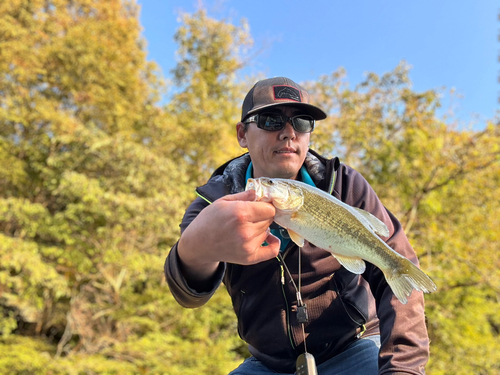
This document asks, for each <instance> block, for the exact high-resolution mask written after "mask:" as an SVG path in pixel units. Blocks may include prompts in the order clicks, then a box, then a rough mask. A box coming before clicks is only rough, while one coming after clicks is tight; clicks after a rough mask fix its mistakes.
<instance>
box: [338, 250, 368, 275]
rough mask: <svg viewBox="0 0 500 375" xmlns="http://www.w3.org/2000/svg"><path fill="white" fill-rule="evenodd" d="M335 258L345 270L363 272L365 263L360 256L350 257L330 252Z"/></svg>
mask: <svg viewBox="0 0 500 375" xmlns="http://www.w3.org/2000/svg"><path fill="white" fill-rule="evenodd" d="M332 255H333V256H334V258H335V259H337V260H338V261H339V263H340V264H342V265H343V266H344V267H345V269H346V270H348V271H349V272H352V273H356V274H358V275H359V274H361V273H363V272H365V269H366V264H365V262H364V261H363V259H361V258H351V257H346V256H342V255H337V254H332Z"/></svg>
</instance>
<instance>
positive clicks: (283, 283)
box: [276, 257, 295, 350]
mask: <svg viewBox="0 0 500 375" xmlns="http://www.w3.org/2000/svg"><path fill="white" fill-rule="evenodd" d="M276 259H277V260H278V262H279V264H280V273H281V275H280V276H281V291H282V293H283V298H284V299H285V316H286V327H287V334H288V339H289V340H290V345H291V346H292V349H293V350H295V344H294V342H293V337H292V328H291V327H290V314H289V310H290V306H289V304H288V299H287V298H286V291H285V268H284V267H283V264H282V263H281V260H280V259H279V258H278V257H277V258H276Z"/></svg>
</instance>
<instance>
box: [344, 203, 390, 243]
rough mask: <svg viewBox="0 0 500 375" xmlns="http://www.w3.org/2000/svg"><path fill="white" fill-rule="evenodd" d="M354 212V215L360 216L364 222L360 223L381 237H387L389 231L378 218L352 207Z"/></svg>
mask: <svg viewBox="0 0 500 375" xmlns="http://www.w3.org/2000/svg"><path fill="white" fill-rule="evenodd" d="M352 208H354V210H355V211H356V213H358V214H360V215H361V217H362V218H363V219H365V220H363V221H362V222H363V223H364V224H365V225H368V226H369V227H370V228H371V229H373V231H374V232H375V233H377V234H379V235H381V236H382V237H389V229H387V225H385V223H384V222H383V221H382V220H380V219H379V218H378V217H376V216H374V215H372V214H371V213H369V212H368V211H365V210H363V209H361V208H358V207H352Z"/></svg>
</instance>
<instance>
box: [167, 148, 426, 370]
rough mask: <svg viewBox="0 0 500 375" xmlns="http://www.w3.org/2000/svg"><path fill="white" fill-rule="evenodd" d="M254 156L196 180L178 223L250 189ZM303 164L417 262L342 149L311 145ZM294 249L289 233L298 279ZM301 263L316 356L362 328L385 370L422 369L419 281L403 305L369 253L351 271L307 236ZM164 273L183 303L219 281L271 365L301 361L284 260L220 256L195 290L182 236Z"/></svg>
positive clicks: (326, 354)
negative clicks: (243, 261)
mask: <svg viewBox="0 0 500 375" xmlns="http://www.w3.org/2000/svg"><path fill="white" fill-rule="evenodd" d="M249 162H250V157H249V155H248V154H245V155H243V156H242V157H239V158H236V159H234V160H232V161H230V162H228V163H226V164H224V165H223V166H221V167H220V168H218V169H217V170H216V171H215V172H214V174H213V175H212V177H211V178H210V180H209V181H208V183H207V184H206V185H204V186H202V187H200V188H198V189H197V192H198V195H199V196H200V197H198V198H197V199H195V201H194V202H193V203H192V204H191V205H190V206H189V208H188V209H187V211H186V213H185V215H184V218H183V220H182V223H181V232H182V231H184V229H185V228H186V227H187V226H188V225H189V223H191V221H192V220H193V219H194V218H195V217H196V216H197V215H198V213H199V212H200V211H201V210H202V209H203V208H205V207H206V206H207V205H208V204H209V203H208V202H213V201H215V200H216V199H218V198H220V197H223V196H225V195H227V194H234V193H237V192H240V191H243V190H244V187H245V183H246V181H245V172H246V169H247V167H248V164H249ZM305 166H306V168H307V170H308V172H309V174H310V175H311V177H312V179H313V181H314V183H315V184H316V186H317V187H318V188H320V189H322V190H324V191H328V192H330V193H332V194H333V195H334V196H335V197H336V198H338V199H340V200H342V201H343V202H345V203H347V204H349V205H351V206H355V207H359V208H362V209H364V210H366V211H369V212H371V213H372V214H374V215H375V216H377V217H378V218H379V219H381V220H382V221H383V222H384V223H385V224H386V225H387V227H388V228H389V231H390V237H389V239H388V240H387V243H388V244H389V246H391V247H392V248H394V249H395V250H396V251H397V252H399V253H400V254H402V255H404V256H405V257H407V258H408V259H410V260H411V261H412V262H414V263H415V264H418V260H417V257H416V254H415V252H414V250H413V249H412V247H411V245H410V244H409V242H408V240H407V238H406V235H405V234H404V232H403V229H402V227H401V224H400V223H399V221H398V220H397V219H396V218H395V217H394V216H393V215H392V214H391V213H390V212H389V211H387V210H386V209H385V208H384V206H383V205H382V203H381V202H380V201H379V199H378V197H377V196H376V194H375V192H374V191H373V189H372V188H371V186H370V185H369V184H368V182H367V181H366V180H365V179H364V178H363V177H362V176H361V175H360V174H359V173H358V172H356V171H355V170H353V169H352V168H350V167H348V166H345V165H343V164H340V163H339V161H338V159H337V158H334V159H331V160H327V159H324V158H323V157H321V156H320V155H318V154H316V153H315V152H314V151H312V150H310V151H309V153H308V155H307V158H306V161H305ZM298 256H299V249H298V247H297V246H296V245H295V244H294V243H293V242H290V243H289V244H288V246H287V248H286V250H285V251H284V254H283V259H284V261H285V262H286V265H287V266H288V269H289V271H290V273H291V275H292V277H293V279H294V281H295V283H296V284H297V283H298ZM301 267H302V280H301V283H302V289H301V295H302V299H303V301H304V302H305V303H306V305H307V310H308V314H309V322H308V323H306V325H305V331H306V336H307V349H308V351H309V352H311V353H312V354H314V356H315V357H316V361H317V363H322V362H324V361H326V360H327V359H329V358H331V357H332V356H334V355H336V354H338V353H340V352H342V350H343V349H344V348H345V347H346V346H347V345H349V344H350V343H352V342H353V341H354V340H356V339H358V338H359V337H360V336H361V334H363V335H372V334H378V333H380V334H381V343H382V347H381V350H380V358H379V368H380V370H379V373H380V374H387V373H391V374H394V373H408V374H423V373H424V366H425V364H426V363H427V360H428V356H429V340H428V336H427V329H426V326H425V322H424V301H423V296H422V293H420V292H416V291H414V292H413V293H412V296H411V298H409V301H408V303H407V304H406V305H403V304H401V303H400V302H399V301H398V300H397V298H396V297H395V296H394V295H393V293H392V291H391V289H390V287H389V286H388V284H387V282H386V281H385V278H384V276H383V274H382V272H381V271H380V270H379V269H378V268H376V267H374V266H373V265H371V264H369V263H367V268H366V271H365V272H364V273H363V275H356V274H353V273H351V272H348V271H347V270H346V269H345V268H344V267H341V266H340V264H339V263H338V262H337V260H336V259H335V258H334V257H332V256H331V254H330V253H328V252H326V251H324V250H322V249H319V248H317V247H315V246H314V245H312V244H310V243H308V242H306V244H305V245H304V247H303V248H301ZM165 275H166V278H167V281H168V284H169V287H170V290H171V292H172V294H173V295H174V297H175V298H176V300H177V301H178V302H179V303H180V304H181V305H183V306H185V307H198V306H201V305H203V304H204V303H206V302H207V301H208V300H209V299H210V297H211V296H212V295H213V293H214V292H215V291H216V289H217V287H218V286H219V285H220V283H221V281H223V282H224V284H225V286H226V288H227V290H228V292H229V294H230V296H231V299H232V302H233V307H234V311H235V313H236V316H237V317H238V332H239V334H240V336H241V338H242V339H243V340H245V341H246V342H247V343H248V344H249V350H250V352H251V353H252V355H254V356H255V357H256V358H258V359H259V360H260V361H262V362H263V363H264V364H265V365H266V366H268V367H269V368H271V369H273V370H275V371H279V372H293V371H294V370H295V360H296V358H297V356H298V355H300V354H301V353H303V351H304V343H303V334H302V328H301V325H300V324H299V323H298V321H297V317H296V310H297V298H296V290H295V288H294V286H293V283H291V282H290V277H289V275H288V273H287V272H285V268H284V267H283V264H282V263H281V260H279V259H278V258H276V259H271V260H268V261H265V262H262V263H259V264H256V265H252V266H241V265H236V264H223V263H221V265H220V267H219V270H218V272H217V275H216V277H215V279H214V283H213V285H212V286H211V288H209V289H210V292H206V293H199V292H197V291H195V290H193V289H191V288H190V287H189V285H187V283H186V281H185V279H184V277H183V276H182V274H181V272H180V267H179V259H178V256H177V244H176V245H174V247H173V248H172V250H171V252H170V253H169V255H168V257H167V260H166V263H165ZM361 276H362V277H361ZM379 319H380V320H379ZM365 329H366V331H365Z"/></svg>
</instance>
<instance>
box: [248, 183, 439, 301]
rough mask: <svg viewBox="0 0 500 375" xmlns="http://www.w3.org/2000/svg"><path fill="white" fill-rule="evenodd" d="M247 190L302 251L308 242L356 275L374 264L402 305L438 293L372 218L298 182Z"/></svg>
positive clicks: (256, 185) (250, 185)
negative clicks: (270, 209) (415, 295)
mask: <svg viewBox="0 0 500 375" xmlns="http://www.w3.org/2000/svg"><path fill="white" fill-rule="evenodd" d="M248 189H253V190H255V192H256V197H257V198H256V199H257V200H261V201H266V202H270V203H272V204H273V205H274V206H275V207H276V216H275V217H274V220H275V221H276V223H278V224H279V225H281V226H282V227H284V228H286V229H287V230H288V232H289V234H290V238H291V239H292V240H293V241H294V242H295V243H296V244H297V245H298V246H303V245H304V240H307V241H309V242H310V243H312V244H314V245H315V246H317V247H319V248H321V249H324V250H326V251H329V252H330V253H332V255H333V256H334V257H335V258H336V259H337V260H338V261H339V262H340V264H342V265H343V266H344V267H345V268H346V269H348V270H349V271H351V272H353V273H358V274H360V273H363V272H364V271H365V267H366V265H365V262H364V260H366V261H368V262H370V263H372V264H374V265H375V266H376V267H378V268H379V269H380V270H381V271H382V272H383V274H384V277H385V279H386V280H387V282H388V284H389V286H390V287H391V289H392V291H393V292H394V294H395V295H396V297H397V298H398V299H399V300H400V301H401V302H402V303H407V301H408V300H407V297H408V296H410V295H411V292H412V291H413V289H416V290H419V291H422V292H426V293H430V292H433V291H435V290H436V285H435V284H434V283H433V282H432V280H431V279H430V278H429V277H428V276H427V275H426V274H425V273H424V272H423V271H421V270H420V269H419V268H418V267H417V266H415V265H414V264H413V263H411V262H410V261H409V260H408V259H407V258H405V257H404V256H402V255H401V254H399V253H397V252H396V251H394V250H393V249H392V248H391V247H390V246H389V245H387V243H385V242H384V241H383V240H382V239H381V238H380V237H379V236H378V235H377V234H379V235H381V236H384V237H387V236H389V231H388V229H387V227H386V225H385V224H384V223H383V222H381V221H380V220H379V219H377V218H376V217H375V216H373V215H371V214H370V213H368V212H366V211H363V210H361V209H359V208H355V207H351V206H349V205H347V204H345V203H344V202H341V201H340V200H338V199H336V198H335V197H333V196H331V195H329V194H327V193H325V192H323V191H321V190H319V189H317V188H315V187H312V186H309V185H307V184H304V183H302V182H299V181H294V180H284V179H278V178H276V179H270V178H265V177H261V178H258V179H249V180H248V183H247V190H248Z"/></svg>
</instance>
